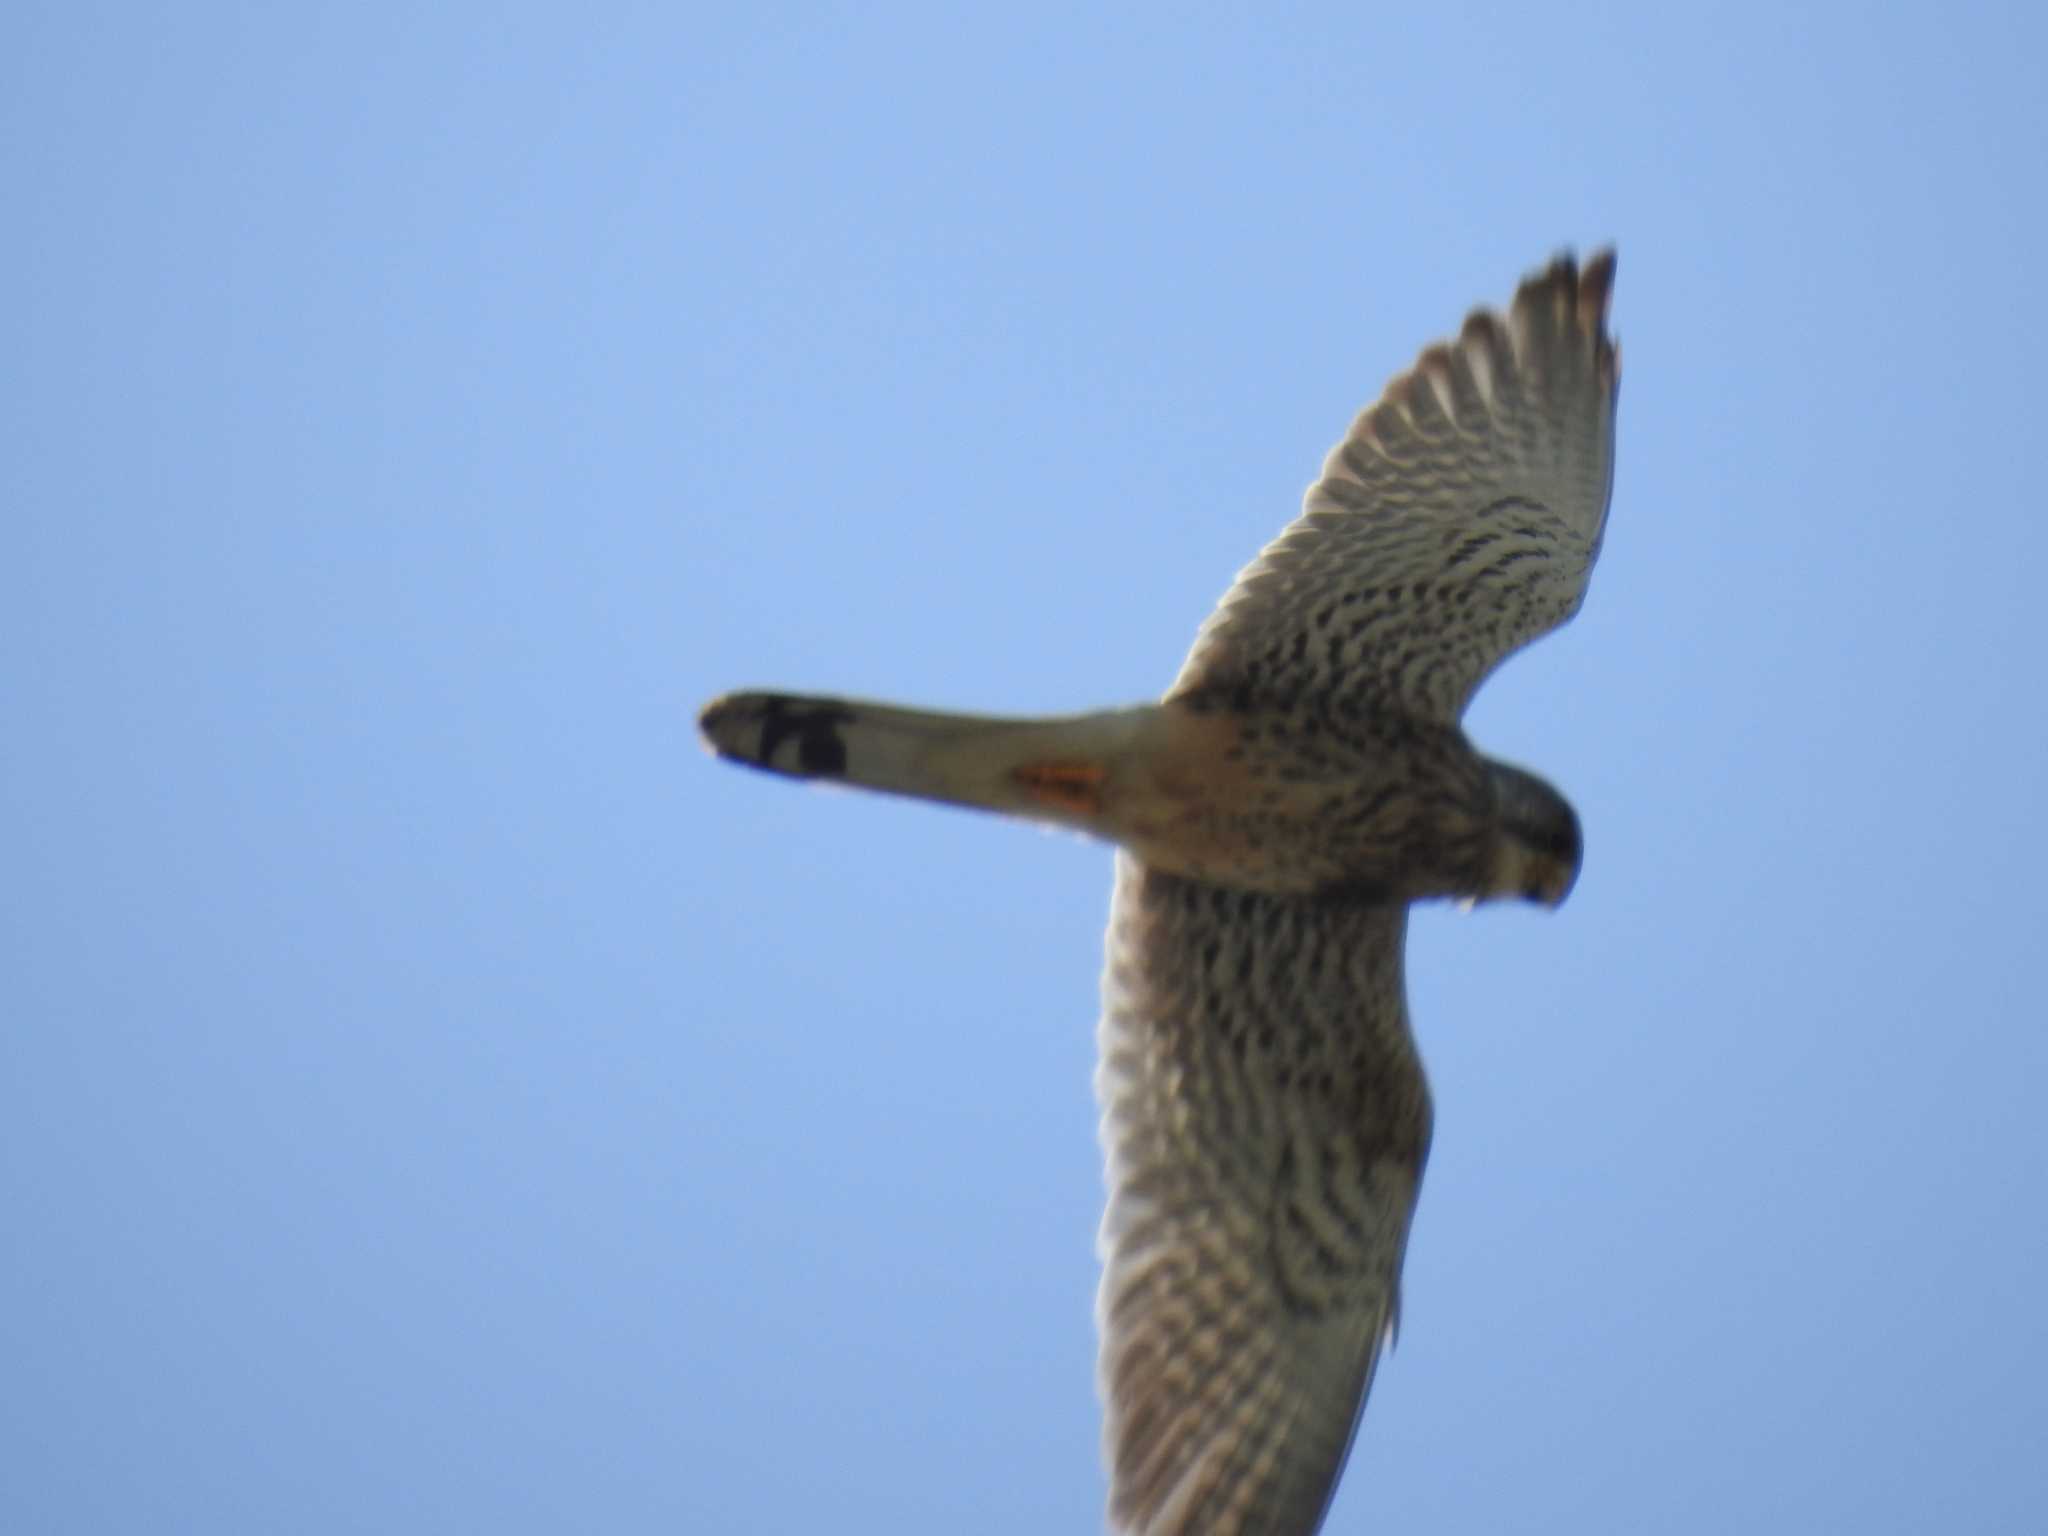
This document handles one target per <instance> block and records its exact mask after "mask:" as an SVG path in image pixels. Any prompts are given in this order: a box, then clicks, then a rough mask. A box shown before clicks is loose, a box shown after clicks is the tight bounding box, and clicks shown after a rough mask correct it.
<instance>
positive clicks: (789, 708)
mask: <svg viewBox="0 0 2048 1536" xmlns="http://www.w3.org/2000/svg"><path fill="white" fill-rule="evenodd" d="M851 719H853V712H852V711H851V710H849V709H847V708H846V707H845V706H844V705H842V704H839V703H837V702H835V701H834V700H831V699H807V698H800V697H797V696H795V695H793V694H786V693H758V692H742V693H727V694H722V695H720V696H719V697H718V698H715V699H713V700H712V701H711V702H710V703H709V704H706V705H705V706H704V708H703V710H702V711H700V712H699V714H698V716H697V729H698V731H700V732H701V733H702V734H703V737H704V741H705V743H706V745H708V746H709V747H710V748H711V750H712V751H713V752H715V753H717V754H718V755H719V756H720V757H723V758H726V759H728V760H729V761H732V762H736V763H745V764H746V765H748V766H749V767H752V768H766V769H768V770H769V771H771V772H774V773H787V774H793V775H795V776H796V777H799V778H836V777H838V776H839V775H841V774H843V773H845V772H846V740H845V738H844V737H843V736H842V735H841V734H840V730H839V727H840V726H841V725H843V724H845V723H846V722H847V721H849V720H851Z"/></svg>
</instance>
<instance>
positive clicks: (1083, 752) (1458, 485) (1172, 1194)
mask: <svg viewBox="0 0 2048 1536" xmlns="http://www.w3.org/2000/svg"><path fill="white" fill-rule="evenodd" d="M1613 271H1614V265H1613V257H1612V255H1611V254H1602V255H1600V256H1596V257H1595V258H1593V259H1592V260H1591V261H1589V262H1588V263H1587V264H1586V265H1585V267H1584V268H1583V269H1581V268H1580V267H1578V266H1577V265H1576V264H1575V263H1573V262H1571V261H1570V260H1569V259H1560V260H1559V261H1557V262H1555V263H1553V264H1552V266H1551V267H1550V268H1549V269H1548V270H1547V271H1545V272H1544V273H1542V274H1539V275H1538V276H1536V277H1532V278H1530V279H1529V280H1528V281H1526V282H1525V283H1524V284H1523V285H1522V287H1521V289H1520V291H1519V292H1518V293H1517V295H1516V298H1515V302H1514V304H1513V306H1512V308H1511V309H1510V311H1509V313H1508V315H1507V316H1506V317H1505V318H1503V317H1500V316H1496V315H1493V314H1490V313H1486V312H1481V313H1479V314H1475V315H1474V316H1473V317H1472V318H1471V319H1469V320H1468V321H1467V322H1466V325H1465V327H1464V330H1463V332H1462V333H1461V334H1460V336H1459V338H1458V340H1457V341H1456V342H1454V343H1449V344H1445V345H1440V346H1437V347H1432V348H1430V349H1429V350H1428V351H1426V352H1424V353H1423V355H1422V357H1421V358H1420V359H1419V360H1418V362H1417V364H1416V366H1415V367H1414V368H1413V369H1412V370H1410V372H1408V373H1406V374H1404V375H1402V376H1401V377H1399V378H1397V379H1396V380H1395V381H1394V382H1393V383H1392V384H1391V385H1390V386H1389V387H1388V389H1387V391H1386V393H1385V395H1384V396H1383V397H1382V398H1381V400H1380V401H1379V402H1378V403H1377V404H1376V405H1374V406H1373V407H1371V408H1370V409H1368V410H1367V411H1366V412H1365V413H1364V414H1363V415H1361V416H1360V417H1359V418H1358V420H1357V422H1356V423H1355V424H1354V425H1353V427H1352V429H1351V432H1350V433H1349V434H1348V435H1347V436H1346V438H1345V439H1344V441H1343V442H1342V443H1340V444H1339V445H1338V447H1337V448H1336V449H1335V450H1334V451H1333V452H1332V453H1331V455H1330V457H1329V460H1328V461H1327V462H1326V464H1325V465H1324V473H1323V478H1322V479H1321V480H1320V481H1319V482H1317V484H1316V485H1314V486H1313V487H1311V489H1310V491H1309V495H1308V500H1307V505H1306V508H1305V510H1304V512H1303V514H1302V516H1301V517H1299V518H1298V519H1296V521H1295V522H1294V523H1293V524H1291V525H1290V526H1289V527H1288V528H1287V529H1286V530H1285V531H1284V532H1283V533H1282V534H1281V536H1280V537H1279V538H1278V539H1276V540H1275V541H1274V542H1273V543H1272V544H1271V545H1269V546H1268V547H1267V549H1266V550H1265V552H1264V553H1263V554H1262V555H1261V556H1260V557H1259V559H1258V560H1257V561H1256V562H1254V564H1253V565H1252V566H1251V567H1250V568H1248V569H1247V570H1246V571H1245V572H1244V574H1243V575H1242V576H1240V577H1239V579H1238V582H1237V584H1236V585H1235V586H1234V587H1233V588H1232V590H1231V592H1230V593H1229V594H1228V595H1227V596H1226V597H1225V599H1224V601H1223V604H1222V605H1221V606H1220V607H1219V608H1218V610H1217V611H1216V613H1215V614H1214V615H1213V616H1212V617H1211V619H1210V620H1209V622H1208V623H1207V624H1206V625H1205V626H1204V627H1203V629H1202V632H1201V634H1200V635H1199V636H1198V637H1197V640H1196V643H1195V647H1194V650H1193V652H1192V653H1191V654H1190V656H1189V658H1188V661H1187V663H1186V665H1185V666H1184V667H1183V669H1182V672H1181V675H1180V677H1179V679H1178V680H1177V681H1176V683H1175V684H1174V686H1173V688H1172V689H1171V690H1169V692H1168V693H1167V695H1166V697H1165V698H1164V699H1163V700H1161V701H1160V702H1159V703H1158V704H1150V705H1140V706H1136V707H1133V708H1129V709H1122V710H1113V711H1106V712H1102V713H1097V714H1090V715H1076V716H1070V717H1066V718H1063V719H1049V720H1002V719H991V718H982V717H969V716H959V715H947V714H941V713H937V712H932V711H924V710H915V709H905V708H902V707H899V706H893V705H880V704H870V703H865V702H861V701H855V700H843V699H826V698H818V697H812V696H802V695H792V694H785V693H743V694H734V695H730V696H728V697H726V698H724V699H721V700H719V701H717V702H716V703H714V704H712V705H711V706H710V707H709V708H708V709H707V710H706V711H705V713H704V716H703V720H702V725H703V729H704V732H705V734H706V736H707V738H708V739H709V740H710V741H711V743H712V744H713V746H714V747H715V748H716V749H717V750H718V751H719V752H720V753H721V754H723V755H725V756H727V757H730V758H733V759H735V760H737V761H741V762H744V763H747V764H750V765H752V766H755V767H760V768H766V769H769V770H771V771H774V772H778V773H785V774H791V775H795V776H799V777H818V778H831V779H836V780H839V781H842V782H846V783H851V784H858V785H862V786H864V787H868V788H873V789H879V790H884V791H888V792H891V793H897V794H907V795H914V796H918V797H921V798H926V799H935V800H944V801H950V802H953V803H957V804H965V805H972V806H978V807H981V808H984V809H989V810H994V811H998V812H1001V813H1005V814H1010V815H1015V816H1022V817H1026V818H1030V819H1036V820H1042V821H1050V822H1054V823H1057V824H1060V825H1066V826H1074V827H1079V828H1081V829H1083V830H1086V831H1089V832H1091V833H1094V834H1095V835H1098V836H1101V837H1103V838H1105V839H1107V840H1109V841H1111V842H1114V843H1117V844H1118V845H1120V847H1121V848H1122V849H1123V850H1124V851H1123V852H1122V853H1121V854H1120V855H1119V857H1118V860H1117V878H1116V891H1115V897H1114V900H1113V903H1112V907H1111V917H1110V927H1109V944H1108V949H1109V953H1108V963H1107V968H1106V971H1105V976H1104V982H1103V1015H1102V1024H1101V1030H1100V1037H1099V1046H1100V1067H1099V1070H1098V1073H1097V1079H1096V1088H1097V1094H1098V1097H1099V1099H1100V1101H1101V1104H1102V1111H1103V1122H1102V1137H1103V1146H1104V1152H1105V1156H1106V1160H1107V1169H1108V1184H1109V1191H1110V1195H1109V1205H1108V1209H1107V1212H1106V1214H1105V1216H1104V1219H1103V1226H1102V1235H1101V1247H1102V1253H1103V1261H1104V1273H1103V1283H1102V1291H1101V1299H1100V1306H1099V1318H1098V1321H1099V1325H1100V1329H1101V1334H1102V1349H1101V1362H1100V1364H1101V1385H1102V1391H1103V1397H1104V1402H1105V1409H1106V1423H1105V1430H1104V1440H1105V1447H1106V1455H1107V1459H1108V1462H1109V1470H1110V1516H1111V1520H1112V1523H1113V1524H1114V1525H1115V1527H1116V1528H1117V1529H1118V1530H1120V1531H1126V1532H1131V1533H1145V1536H1193V1533H1198V1532H1200V1533H1216V1536H1309V1533H1311V1532H1313V1531H1314V1530H1315V1529H1316V1527H1317V1526H1318V1525H1319V1523H1320V1521H1321V1519H1322V1514H1323V1511H1324V1510H1325V1508H1326V1507H1327V1504H1328V1500H1329V1497H1330V1494H1331V1492H1332V1491H1333V1489H1334V1487H1335V1483H1336V1478H1337V1475H1338V1473H1339V1471H1340V1470H1341V1468H1342V1465H1343V1461H1344V1457H1345V1454H1346V1450H1347V1448H1348V1446H1349V1443H1350V1437H1351V1433H1352V1429H1353V1427H1354V1425H1355V1423H1356V1419H1357V1415H1358V1412H1359V1410H1360V1408H1361V1406H1362V1404H1363V1400H1364V1395H1365V1392H1366V1389H1367V1387H1368V1385H1369V1384H1370V1380H1371V1376H1372V1372H1373V1369H1374V1366H1375V1363H1376V1362H1377V1359H1378V1356H1379V1351H1380V1348H1381V1346H1382V1344H1383V1342H1384V1341H1385V1339H1386V1338H1387V1336H1388V1334H1389V1332H1390V1330H1391V1328H1392V1324H1393V1320H1394V1316H1395V1312H1396V1307H1397V1296H1398V1286H1399V1276H1400V1267H1401V1257H1402V1253H1403V1250H1404V1248H1405V1246H1406V1243H1407V1232H1408V1222H1409V1217H1410V1215H1411V1213H1412V1211H1413V1208H1414V1202H1415V1195H1416V1191H1417V1189H1418V1187H1419V1184H1420V1181H1421V1176H1422V1166H1423V1161H1424V1158H1425V1155H1426V1153H1427V1151H1428V1146H1429V1127H1430V1106H1429V1094H1428V1088H1427V1085H1426V1083H1425V1081H1424V1078H1423V1073H1422V1067H1421V1063H1420V1059H1419V1057H1418V1056H1417V1053H1416V1049H1415V1044H1414V1040H1413V1037H1412V1035H1411V1033H1410V1030H1409V1025H1408V1017H1407V1006H1406V1000H1405V988H1404V985H1403V981H1402V963H1401V961H1402V946H1403V940H1404V935H1405V932H1406V926H1407V903H1408V902H1410V901H1413V900H1418V899H1422V898H1426V897H1436V896H1454V897H1467V898H1473V899H1485V898H1491V897H1523V898H1527V899H1531V900H1536V901H1541V902H1544V903H1546V904H1548V905H1556V904H1558V903H1559V902H1562V901H1563V899H1564V897H1565V895H1566V894H1567V893H1568V891H1569V890H1570V887H1571V884H1572V881H1573V879H1574V878H1575V877H1576V875H1577V872H1578V866H1579V859H1580V842H1579V826H1578V819H1577V817H1576V815H1575V814H1574V812H1573V811H1572V809H1571V807H1570V805H1569V804H1567V803H1566V801H1565V800H1564V799H1563V797H1562V796H1560V795H1559V794H1558V793H1557V791H1555V790H1554V789H1552V788H1551V787H1550V786H1549V785H1547V784H1545V783H1544V782H1543V781H1542V780H1540V779H1538V778H1536V777H1535V776H1534V775H1531V774H1528V773H1526V772H1524V771H1522V770H1520V769H1517V768H1513V767H1510V766H1508V765H1506V764H1504V763H1500V762H1496V761H1494V760H1492V759H1489V758H1486V757H1483V756H1481V755H1480V754H1479V753H1478V752H1477V751H1476V750H1475V749H1474V748H1473V747H1472V746H1471V744H1470V743H1469V742H1468V741H1467V739H1466V737H1465V735H1464V732H1463V730H1462V728H1461V727H1460V724H1459V720H1460V717H1461V716H1462V714H1463V712H1464V707H1465V704H1466V702H1467V701H1468V700H1469V698H1470V697H1471V694H1472V692H1473V690H1474V689H1475V688H1476V687H1477V686H1478V685H1479V683H1480V681H1481V680H1482V679H1483V678H1484V677H1485V676H1486V674H1487V673H1488V672H1489V671H1491V670H1492V669H1493V667H1494V666H1496V665H1498V663H1499V662H1500V661H1501V660H1502V659H1503V658H1504V657H1505V656H1506V655H1508V654H1509V653H1510V652H1512V651H1513V650H1515V649H1517V648H1518V647H1519V646H1521V645H1523V644H1526V643H1527V642H1528V641H1529V640H1531V639H1533V638H1535V637H1536V636H1538V635H1540V634H1542V633H1544V632H1546V631H1547V630H1549V629H1551V628H1554V627H1555V626H1556V625H1557V624H1559V623H1562V622H1563V621H1564V620H1565V619H1566V618H1568V617H1569V616H1570V615H1571V614H1572V613H1573V612H1574V611H1576V609H1577V607H1578V605H1579V602H1580V600H1581V599H1582V597H1583V594H1584V590H1585V582H1586V577H1587V575H1588V573H1589V572H1590V570H1591V567H1592V564H1593V560H1594V558H1595V556H1596V555H1597V553H1598V550H1599V544H1600V538H1601V534H1602V531H1603V529H1604V526H1605V519H1606V507H1607V498H1608V488H1609V481H1610V475H1611V467H1612V444H1613V421H1614V415H1613V413H1614V400H1615V395H1616V391H1617V388H1618V384H1619V377H1620V359H1619V354H1618V352H1617V350H1616V349H1615V347H1614V345H1613V343H1612V342H1611V341H1610V339H1609V338H1608V336H1607V334H1606V328H1605V312H1606V303H1607V296H1608V291H1609V287H1610V285H1611V283H1612V279H1613Z"/></svg>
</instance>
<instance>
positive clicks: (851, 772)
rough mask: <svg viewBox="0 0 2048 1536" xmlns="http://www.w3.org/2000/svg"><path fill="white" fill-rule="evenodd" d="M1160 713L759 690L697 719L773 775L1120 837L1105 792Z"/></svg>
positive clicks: (721, 750)
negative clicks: (973, 705) (1029, 712)
mask: <svg viewBox="0 0 2048 1536" xmlns="http://www.w3.org/2000/svg"><path fill="white" fill-rule="evenodd" d="M1159 714H1160V711H1159V709H1158V708H1157V707H1156V706H1153V705H1140V706H1138V707H1136V708H1133V709H1120V710H1109V711H1105V712H1102V713H1097V714H1087V715H1064V716H1058V717H1053V718H1048V719H1039V720H1027V719H1005V718H999V717H992V716H986V715H954V714H946V713H943V712H941V711H938V710H926V709H905V708H903V707H901V706H900V705H894V704H873V703H868V702H866V701H864V700H860V699H833V698H822V697H817V696H815V695H807V694H794V693H754V692H748V693H729V694H727V695H726V696H725V697H724V698H721V699H716V700H714V701H712V703H710V704H709V705H707V706H706V707H705V709H704V713H703V714H702V715H700V716H699V717H698V720H697V725H698V728H699V729H700V730H702V731H703V733H704V738H705V740H706V741H708V742H709V743H710V744H711V747H712V749H713V750H714V751H716V752H717V753H718V755H719V756H720V757H724V758H729V759H731V760H732V761H734V762H737V763H745V764H747V765H748V766H749V767H753V768H761V769H765V770H766V771H768V772H770V773H779V774H785V775H788V776H789V777H791V778H800V779H830V780H835V781H837V782H839V783H842V784H857V785H859V786H860V787H861V788H863V789H875V790H881V791H883V792H884V793H886V794H892V795H909V796H912V797H914V798H916V799H920V800H942V801H945V802H947V803H949V804H953V805H968V806H975V807H978V808H980V809H982V810H988V811H997V812H1001V813H1004V814H1007V815H1012V816H1026V817H1029V818H1031V819H1032V820H1035V821H1050V822H1057V823H1059V824H1061V825H1063V826H1073V827H1081V828H1084V829H1087V830H1090V831H1094V832H1098V833H1104V834H1105V835H1114V834H1113V833H1110V832H1108V830H1107V829H1106V828H1105V827H1104V826H1103V825H1102V823H1101V813H1102V811H1103V808H1104V806H1103V797H1104V792H1105V789H1106V788H1107V786H1108V785H1109V782H1110V780H1111V777H1112V775H1113V774H1114V772H1115V770H1116V769H1117V767H1118V766H1119V765H1120V764H1121V763H1123V762H1125V761H1126V760H1128V759H1129V758H1130V757H1131V755H1132V754H1133V753H1134V752H1135V751H1136V750H1138V748H1139V746H1140V744H1141V738H1142V737H1143V736H1144V734H1145V732H1146V729H1147V727H1148V725H1150V724H1151V723H1152V722H1153V721H1154V720H1155V718H1156V717H1157V716H1158V715H1159Z"/></svg>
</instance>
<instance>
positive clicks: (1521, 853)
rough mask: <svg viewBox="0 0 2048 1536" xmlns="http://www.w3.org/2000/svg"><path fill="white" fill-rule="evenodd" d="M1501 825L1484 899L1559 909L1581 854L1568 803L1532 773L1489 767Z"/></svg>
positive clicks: (1574, 815) (1576, 820) (1576, 873)
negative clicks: (1507, 899)
mask: <svg viewBox="0 0 2048 1536" xmlns="http://www.w3.org/2000/svg"><path fill="white" fill-rule="evenodd" d="M1487 766H1488V767H1489V768H1490V769H1491V770H1492V773H1493V790H1494V804H1495V807H1496V809H1497V811H1498V814H1499V817H1500V820H1499V823H1498V826H1499V832H1498V835H1497V837H1496V838H1495V842H1494V849H1493V859H1492V863H1491V869H1490V873H1489V876H1488V879H1487V884H1486V889H1485V890H1484V891H1483V892H1482V893H1481V895H1482V897H1483V898H1484V899H1488V900H1492V899H1496V898H1504V897H1520V898H1521V899H1523V900H1524V901H1540V902H1541V903H1543V905H1544V906H1546V907H1557V906H1562V905H1563V904H1564V899H1565V897H1566V896H1568V895H1570V894H1571V889H1572V885H1573V882H1575V881H1576V880H1577V879H1578V878H1579V860H1580V858H1581V857H1582V856H1583V854H1584V852H1585V847H1584V844H1583V843H1582V842H1581V841H1580V838H1579V817H1578V813H1577V812H1576V811H1574V810H1573V809H1572V807H1571V802H1570V801H1569V800H1567V799H1565V797H1564V796H1563V795H1560V794H1559V793H1558V792H1557V791H1556V790H1554V789H1552V788H1551V787H1550V786H1549V785H1548V784H1546V783H1544V782H1543V780H1541V779H1539V778H1537V777H1536V775H1535V774H1533V773H1526V772H1524V771H1523V770H1522V769H1520V768H1514V767H1510V766H1509V765H1508V764H1506V763H1489V764H1488V765H1487Z"/></svg>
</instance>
